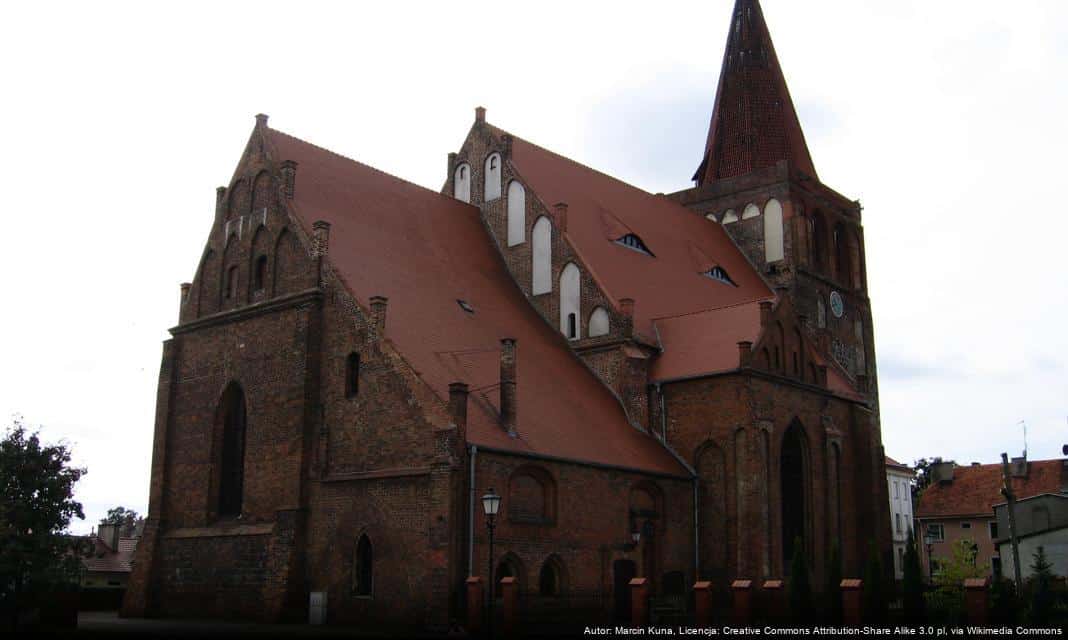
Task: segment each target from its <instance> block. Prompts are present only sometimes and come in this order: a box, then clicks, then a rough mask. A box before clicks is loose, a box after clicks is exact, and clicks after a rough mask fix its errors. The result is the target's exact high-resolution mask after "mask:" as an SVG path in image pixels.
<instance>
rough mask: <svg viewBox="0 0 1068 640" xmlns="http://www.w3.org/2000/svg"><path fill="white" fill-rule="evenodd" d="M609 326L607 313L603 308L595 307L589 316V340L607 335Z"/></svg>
mask: <svg viewBox="0 0 1068 640" xmlns="http://www.w3.org/2000/svg"><path fill="white" fill-rule="evenodd" d="M610 329H611V327H610V326H609V319H608V312H607V311H605V309H604V307H597V308H596V309H594V310H593V313H591V314H590V326H589V335H590V337H591V338H594V337H597V336H606V335H608V332H609V330H610Z"/></svg>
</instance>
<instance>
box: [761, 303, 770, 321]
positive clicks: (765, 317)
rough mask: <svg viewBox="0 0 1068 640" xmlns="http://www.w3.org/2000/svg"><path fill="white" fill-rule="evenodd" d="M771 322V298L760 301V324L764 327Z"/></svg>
mask: <svg viewBox="0 0 1068 640" xmlns="http://www.w3.org/2000/svg"><path fill="white" fill-rule="evenodd" d="M769 322H771V300H762V301H761V302H760V326H762V327H766V326H768V323H769Z"/></svg>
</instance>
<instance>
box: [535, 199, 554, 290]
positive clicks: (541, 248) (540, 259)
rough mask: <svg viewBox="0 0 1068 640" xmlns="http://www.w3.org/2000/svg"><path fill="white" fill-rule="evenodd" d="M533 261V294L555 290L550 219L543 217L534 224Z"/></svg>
mask: <svg viewBox="0 0 1068 640" xmlns="http://www.w3.org/2000/svg"><path fill="white" fill-rule="evenodd" d="M530 235H531V244H532V245H533V246H532V247H531V260H532V261H533V263H534V264H533V265H532V266H533V273H532V280H533V281H532V282H531V293H532V294H533V295H538V294H541V293H549V292H551V291H552V290H553V244H552V239H553V237H552V236H553V225H552V223H551V222H549V218H547V217H545V216H542V217H540V218H538V221H537V222H535V223H534V230H533V231H532V232H531V234H530Z"/></svg>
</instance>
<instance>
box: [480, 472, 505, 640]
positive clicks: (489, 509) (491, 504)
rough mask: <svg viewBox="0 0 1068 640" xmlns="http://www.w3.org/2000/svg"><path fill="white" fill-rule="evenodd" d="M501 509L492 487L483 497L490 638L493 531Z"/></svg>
mask: <svg viewBox="0 0 1068 640" xmlns="http://www.w3.org/2000/svg"><path fill="white" fill-rule="evenodd" d="M500 508H501V497H500V496H499V495H497V492H496V491H494V490H493V487H490V489H489V491H487V492H486V494H485V495H484V496H482V511H483V512H484V513H485V514H486V529H487V530H489V589H488V591H489V607H488V612H489V622H488V623H487V625H486V629H487V631H488V637H490V638H492V637H493V601H494V600H495V599H496V587H497V585H495V584H493V529H494V528H495V527H496V526H497V511H499V510H500Z"/></svg>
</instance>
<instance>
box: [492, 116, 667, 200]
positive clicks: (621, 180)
mask: <svg viewBox="0 0 1068 640" xmlns="http://www.w3.org/2000/svg"><path fill="white" fill-rule="evenodd" d="M487 124H488V123H487ZM489 126H490V127H491V128H492V129H494V130H496V131H497V133H498V134H506V135H509V136H511V137H512V139H513V140H519V141H521V142H524V143H526V144H529V145H530V146H532V147H534V148H536V149H540V150H541V151H544V152H545V153H548V154H549V155H552V156H556V157H557V158H560V159H561V160H566V161H567V162H570V163H571V164H573V165H575V166H577V167H581V168H582V169H586V170H587V171H592V172H593V173H596V174H598V175H601V176H604V177H605V178H608V179H609V180H612V181H615V182H618V183H620V184H622V185H625V186H627V187H630V188H631V189H636V190H638V191H641V192H642V193H643V194H645V195H647V196H651V197H654V198H655V197H657V196H658V194H656V193H653V192H651V191H646V190H645V189H642V188H641V187H639V186H638V185H635V184H631V183H629V182H627V181H626V180H624V179H622V178H617V177H616V176H613V175H611V174H608V173H605V172H604V171H601V170H600V169H595V168H593V167H591V166H590V165H588V164H583V163H581V162H579V161H578V160H575V159H574V158H569V157H567V156H565V155H562V154H559V153H557V152H555V151H553V150H552V149H548V148H546V147H543V146H541V145H540V144H537V143H534V142H531V141H530V140H527V139H526V138H524V137H522V136H517V135H515V134H514V133H512V132H511V131H506V130H504V129H501V128H500V127H498V126H495V125H489ZM665 199H667V198H665ZM667 200H669V201H670V202H674V201H673V200H670V199H667ZM679 206H680V207H681V206H682V205H679ZM683 208H685V207H683Z"/></svg>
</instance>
